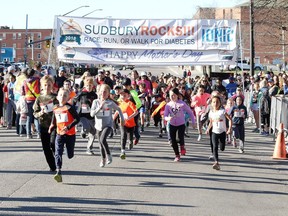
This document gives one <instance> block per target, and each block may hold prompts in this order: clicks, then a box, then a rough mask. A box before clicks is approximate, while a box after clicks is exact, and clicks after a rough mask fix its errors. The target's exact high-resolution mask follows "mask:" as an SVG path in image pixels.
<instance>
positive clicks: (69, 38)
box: [59, 19, 82, 45]
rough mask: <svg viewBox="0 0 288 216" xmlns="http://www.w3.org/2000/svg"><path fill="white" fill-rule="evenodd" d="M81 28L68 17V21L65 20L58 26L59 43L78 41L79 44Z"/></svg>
mask: <svg viewBox="0 0 288 216" xmlns="http://www.w3.org/2000/svg"><path fill="white" fill-rule="evenodd" d="M81 35H82V29H81V27H80V25H79V24H78V23H77V22H75V21H74V20H73V19H69V20H68V22H65V23H64V24H63V25H62V26H61V28H60V41H59V44H62V43H64V42H65V41H66V42H67V44H69V43H74V42H76V43H78V44H79V45H80V44H81V38H80V36H81Z"/></svg>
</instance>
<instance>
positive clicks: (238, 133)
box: [231, 96, 247, 153]
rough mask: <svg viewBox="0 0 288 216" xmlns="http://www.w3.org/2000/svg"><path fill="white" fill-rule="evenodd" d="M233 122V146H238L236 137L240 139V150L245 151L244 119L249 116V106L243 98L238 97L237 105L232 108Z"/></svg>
mask: <svg viewBox="0 0 288 216" xmlns="http://www.w3.org/2000/svg"><path fill="white" fill-rule="evenodd" d="M231 116H232V122H233V146H234V147H235V148H236V147H237V144H236V139H239V152H240V153H244V140H245V127H244V123H245V122H244V121H245V119H246V118H247V108H246V106H244V105H243V98H242V97H241V96H237V97H236V105H235V106H234V107H233V108H232V110H231Z"/></svg>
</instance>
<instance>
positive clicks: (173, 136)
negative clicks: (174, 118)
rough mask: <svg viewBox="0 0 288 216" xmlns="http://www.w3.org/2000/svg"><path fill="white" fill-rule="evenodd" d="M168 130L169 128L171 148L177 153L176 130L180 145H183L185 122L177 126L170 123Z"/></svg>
mask: <svg viewBox="0 0 288 216" xmlns="http://www.w3.org/2000/svg"><path fill="white" fill-rule="evenodd" d="M169 130H170V131H169V132H170V137H171V141H172V148H173V150H174V153H175V155H179V147H178V144H177V140H176V134H177V131H178V138H179V143H180V146H184V145H185V142H184V134H185V124H183V125H179V126H173V125H171V124H170V128H169Z"/></svg>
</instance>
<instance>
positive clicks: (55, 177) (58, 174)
mask: <svg viewBox="0 0 288 216" xmlns="http://www.w3.org/2000/svg"><path fill="white" fill-rule="evenodd" d="M54 180H55V181H57V182H58V183H59V182H62V175H61V172H59V171H57V173H56V174H55V175H54Z"/></svg>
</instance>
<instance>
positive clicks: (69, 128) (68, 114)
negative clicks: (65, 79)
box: [48, 88, 80, 182]
mask: <svg viewBox="0 0 288 216" xmlns="http://www.w3.org/2000/svg"><path fill="white" fill-rule="evenodd" d="M57 100H58V101H59V105H56V106H55V107H54V108H53V116H52V121H51V125H50V127H49V130H48V133H51V131H52V130H53V128H54V127H57V129H56V132H57V135H56V142H55V163H56V171H57V173H56V175H54V179H55V180H56V181H57V182H62V175H61V167H62V155H63V150H64V145H65V144H66V150H67V156H68V158H69V159H71V158H73V156H74V147H75V141H76V129H75V125H76V124H78V122H79V121H80V117H79V115H78V114H77V112H76V110H75V108H74V106H71V105H70V104H69V103H68V101H69V91H68V90H67V89H64V88H60V90H59V92H58V95H57Z"/></svg>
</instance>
